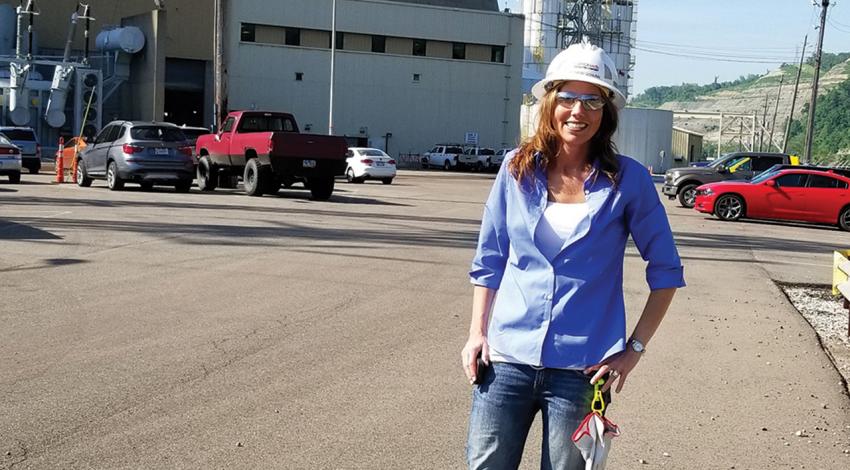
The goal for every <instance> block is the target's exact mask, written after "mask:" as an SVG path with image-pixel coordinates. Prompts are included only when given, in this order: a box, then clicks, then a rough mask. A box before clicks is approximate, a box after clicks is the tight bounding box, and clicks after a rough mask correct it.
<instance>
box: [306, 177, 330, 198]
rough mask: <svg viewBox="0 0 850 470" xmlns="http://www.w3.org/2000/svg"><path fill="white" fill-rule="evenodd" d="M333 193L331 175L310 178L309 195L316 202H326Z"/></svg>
mask: <svg viewBox="0 0 850 470" xmlns="http://www.w3.org/2000/svg"><path fill="white" fill-rule="evenodd" d="M333 192H334V177H333V175H321V176H314V177H312V178H310V195H311V196H313V199H315V200H316V201H327V200H328V199H330V197H331V194H332V193H333Z"/></svg>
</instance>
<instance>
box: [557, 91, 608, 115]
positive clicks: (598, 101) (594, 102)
mask: <svg viewBox="0 0 850 470" xmlns="http://www.w3.org/2000/svg"><path fill="white" fill-rule="evenodd" d="M556 96H557V99H558V103H559V104H562V105H564V106H567V107H568V108H572V107H573V106H575V104H576V101H580V102H581V107H582V108H584V110H585V111H599V110H600V109H602V108H603V107H604V106H605V98H603V97H601V96H599V95H577V94H575V93H570V92H569V91H559V92H558V94H557V95H556Z"/></svg>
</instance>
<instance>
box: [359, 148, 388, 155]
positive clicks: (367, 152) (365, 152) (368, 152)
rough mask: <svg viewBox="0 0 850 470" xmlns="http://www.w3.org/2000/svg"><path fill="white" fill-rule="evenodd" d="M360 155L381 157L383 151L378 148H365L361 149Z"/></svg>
mask: <svg viewBox="0 0 850 470" xmlns="http://www.w3.org/2000/svg"><path fill="white" fill-rule="evenodd" d="M360 155H363V156H364V157H383V156H384V152H381V151H380V150H377V149H366V150H361V151H360Z"/></svg>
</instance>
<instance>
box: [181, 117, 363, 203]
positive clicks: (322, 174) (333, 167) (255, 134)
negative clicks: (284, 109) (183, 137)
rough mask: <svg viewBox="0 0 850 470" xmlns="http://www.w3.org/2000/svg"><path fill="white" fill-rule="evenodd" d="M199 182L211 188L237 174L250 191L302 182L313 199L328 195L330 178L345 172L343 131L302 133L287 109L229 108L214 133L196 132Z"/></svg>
mask: <svg viewBox="0 0 850 470" xmlns="http://www.w3.org/2000/svg"><path fill="white" fill-rule="evenodd" d="M195 147H196V152H197V154H198V156H199V159H198V187H200V188H201V190H203V191H212V190H213V189H215V188H216V186H218V184H219V182H220V181H221V180H222V179H223V180H227V181H231V180H232V179H233V177H238V176H242V182H243V185H244V188H245V192H246V193H248V194H250V195H251V196H262V195H263V194H275V193H277V192H278V191H279V190H280V187H281V186H283V187H286V188H288V187H290V186H292V184H293V183H295V182H303V183H304V185H305V187H307V188H308V189H309V190H310V194H311V195H312V197H313V199H317V200H322V201H323V200H327V199H329V198H330V197H331V194H332V193H333V190H334V178H335V177H336V176H343V175H345V169H346V163H345V159H346V151H347V150H348V144H347V143H346V141H345V138H344V137H339V136H333V135H318V134H301V133H300V132H299V130H298V123H297V122H296V121H295V117H294V116H293V115H291V114H289V113H275V112H265V111H234V112H231V113H230V114H228V115H227V118H226V119H225V121H224V123H223V124H222V126H221V130H220V131H219V132H218V133H216V134H207V135H202V136H200V137H198V142H197V144H196V145H195Z"/></svg>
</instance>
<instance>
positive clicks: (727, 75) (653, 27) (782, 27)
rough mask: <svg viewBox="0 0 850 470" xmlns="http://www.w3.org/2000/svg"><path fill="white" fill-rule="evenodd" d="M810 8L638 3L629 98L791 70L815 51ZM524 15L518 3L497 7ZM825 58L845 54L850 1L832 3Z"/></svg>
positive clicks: (755, 2)
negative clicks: (803, 54)
mask: <svg viewBox="0 0 850 470" xmlns="http://www.w3.org/2000/svg"><path fill="white" fill-rule="evenodd" d="M822 1H823V0H817V6H815V5H813V0H638V6H637V37H636V47H635V50H634V57H635V67H634V70H633V72H632V77H633V80H632V86H633V87H632V94H633V95H636V94H637V93H640V92H641V91H643V90H645V89H646V88H649V87H653V86H660V85H681V84H682V83H697V84H706V83H711V82H713V81H714V79H715V77H717V79H718V81H721V82H722V81H730V80H735V79H737V78H738V77H740V76H742V75H748V74H752V73H757V74H763V73H765V72H767V71H768V70H773V69H776V68H777V67H778V66H779V65H781V64H782V63H783V62H785V63H797V62H799V60H800V51H801V50H802V46H803V38H804V36H805V35H806V34H808V35H809V38H808V46H807V47H806V51H807V57H808V56H811V55H812V54H813V53H814V49H815V45H816V44H817V35H818V30H817V25H818V23H819V22H820V4H821V3H822ZM499 5H500V7H501V8H502V9H504V8H510V9H511V11H512V12H515V13H522V1H521V0H499ZM827 12H828V15H827V23H826V28H824V47H823V50H824V51H825V52H850V0H831V1H830V2H829V7H828V9H827Z"/></svg>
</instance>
